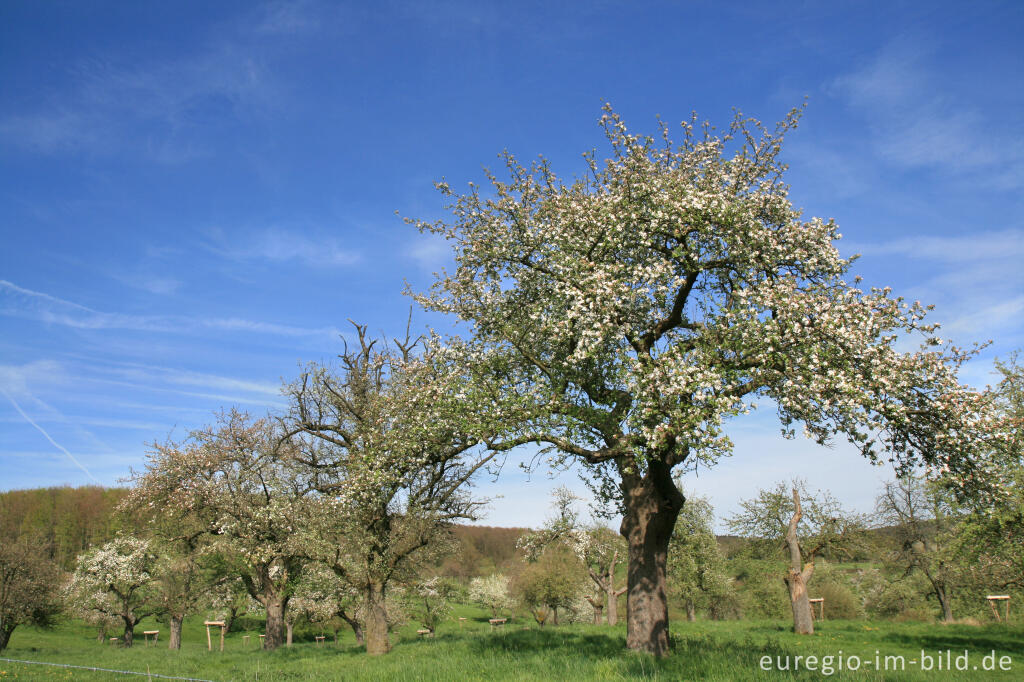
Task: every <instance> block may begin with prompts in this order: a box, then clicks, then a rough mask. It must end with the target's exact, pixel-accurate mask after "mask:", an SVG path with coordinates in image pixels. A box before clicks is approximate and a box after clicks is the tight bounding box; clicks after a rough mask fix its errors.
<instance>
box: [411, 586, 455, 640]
mask: <svg viewBox="0 0 1024 682" xmlns="http://www.w3.org/2000/svg"><path fill="white" fill-rule="evenodd" d="M458 593H459V586H458V585H457V584H456V583H454V582H452V581H451V580H449V579H447V578H441V577H437V576H434V577H432V578H425V579H422V580H416V581H414V582H412V583H411V584H410V585H409V586H408V587H407V588H406V590H405V611H406V612H407V613H408V614H409V615H410V616H411V617H413V618H415V619H416V621H417V622H419V623H420V625H422V626H423V627H424V628H426V629H427V630H429V631H430V632H431V633H433V632H435V631H436V630H437V626H438V625H440V624H441V622H442V621H444V620H445V619H446V618H447V617H448V616H449V615H450V614H451V612H452V605H451V602H452V600H453V599H455V597H456V596H457V595H458Z"/></svg>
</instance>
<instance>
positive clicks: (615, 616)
mask: <svg viewBox="0 0 1024 682" xmlns="http://www.w3.org/2000/svg"><path fill="white" fill-rule="evenodd" d="M627 589H629V588H628V586H627V587H620V588H619V589H617V590H616V589H611V590H608V625H616V624H618V622H619V597H621V596H622V595H623V594H625V593H626V590H627Z"/></svg>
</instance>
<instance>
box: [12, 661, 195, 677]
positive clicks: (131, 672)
mask: <svg viewBox="0 0 1024 682" xmlns="http://www.w3.org/2000/svg"><path fill="white" fill-rule="evenodd" d="M0 661H7V662H8V663H24V664H25V665H50V666H53V667H55V668H75V669H77V670H95V671H96V672H101V673H117V674H118V675H142V676H144V677H159V678H160V679H162V680H188V682H214V681H213V680H204V679H201V678H198V677H175V676H174V675H161V674H159V673H140V672H137V671H135V670H114V669H113V668H94V667H92V666H88V665H71V664H70V663H48V662H46V661H22V660H20V659H17V658H0Z"/></svg>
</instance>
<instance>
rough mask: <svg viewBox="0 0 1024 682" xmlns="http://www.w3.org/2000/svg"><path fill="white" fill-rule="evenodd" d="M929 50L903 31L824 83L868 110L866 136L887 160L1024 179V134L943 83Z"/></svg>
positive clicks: (998, 179)
mask: <svg viewBox="0 0 1024 682" xmlns="http://www.w3.org/2000/svg"><path fill="white" fill-rule="evenodd" d="M934 53H935V49H934V48H932V47H931V46H930V45H927V44H924V43H921V42H919V41H916V40H914V39H912V38H907V37H903V38H901V40H899V41H898V42H894V43H891V44H890V45H888V46H887V47H886V48H884V49H883V50H881V51H880V52H879V53H878V54H877V55H876V56H875V57H874V59H872V60H870V61H869V62H867V63H865V64H864V65H863V66H862V67H861V68H860V69H858V70H856V71H853V72H851V73H848V74H844V75H841V76H839V77H838V78H835V79H833V80H832V81H831V82H830V83H829V84H828V88H827V89H828V90H829V91H830V92H831V93H832V94H835V95H838V96H839V97H840V98H842V99H844V100H846V101H847V102H848V103H849V104H850V106H851V107H853V108H854V109H855V110H857V111H859V112H861V113H862V114H864V115H865V116H866V117H867V121H868V125H869V130H870V133H871V136H870V139H869V143H870V144H871V146H872V149H873V150H874V151H875V153H876V154H877V155H878V156H880V157H881V158H883V159H885V160H886V161H887V162H889V163H891V164H894V165H897V166H902V167H906V168H928V169H933V170H940V171H942V172H944V173H953V174H960V175H972V174H977V175H978V176H979V178H982V179H983V180H984V182H986V183H988V184H992V185H993V186H995V187H997V188H1000V189H1016V188H1019V187H1021V186H1024V141H1022V139H1021V137H1020V135H1019V134H1018V131H1017V130H1016V129H1015V128H1013V127H1008V126H1006V125H1005V120H1006V119H1005V116H1003V115H1002V114H997V113H996V112H992V111H987V110H983V109H981V108H979V107H977V106H975V105H973V104H971V103H970V102H969V101H967V102H965V101H964V98H963V93H962V92H960V93H958V94H957V96H954V94H953V93H952V92H951V91H950V89H948V88H947V87H945V83H944V80H945V78H946V77H948V74H945V73H943V71H942V70H941V69H940V68H939V67H938V66H937V65H936V64H935V62H934V59H933V56H934Z"/></svg>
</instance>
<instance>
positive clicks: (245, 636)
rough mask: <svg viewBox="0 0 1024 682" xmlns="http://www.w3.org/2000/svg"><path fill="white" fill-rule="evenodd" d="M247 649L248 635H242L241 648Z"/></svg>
mask: <svg viewBox="0 0 1024 682" xmlns="http://www.w3.org/2000/svg"><path fill="white" fill-rule="evenodd" d="M248 647H249V635H242V648H243V649H247V648H248Z"/></svg>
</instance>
